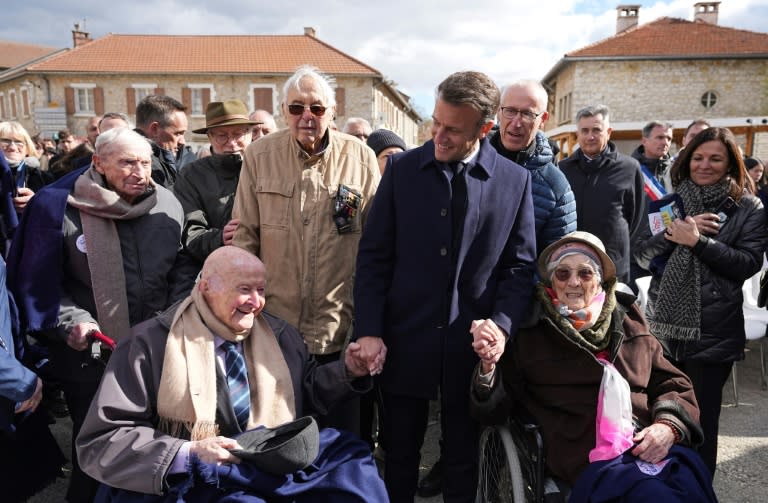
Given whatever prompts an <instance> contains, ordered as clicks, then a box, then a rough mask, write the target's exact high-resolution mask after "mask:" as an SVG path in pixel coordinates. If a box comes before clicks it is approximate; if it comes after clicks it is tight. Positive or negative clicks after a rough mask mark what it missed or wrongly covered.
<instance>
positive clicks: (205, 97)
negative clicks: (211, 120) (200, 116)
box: [203, 87, 211, 113]
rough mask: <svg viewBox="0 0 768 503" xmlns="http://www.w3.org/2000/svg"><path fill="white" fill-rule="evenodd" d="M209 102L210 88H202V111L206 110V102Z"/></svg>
mask: <svg viewBox="0 0 768 503" xmlns="http://www.w3.org/2000/svg"><path fill="white" fill-rule="evenodd" d="M210 102H211V89H210V88H208V87H206V88H203V113H205V111H206V110H208V103H210Z"/></svg>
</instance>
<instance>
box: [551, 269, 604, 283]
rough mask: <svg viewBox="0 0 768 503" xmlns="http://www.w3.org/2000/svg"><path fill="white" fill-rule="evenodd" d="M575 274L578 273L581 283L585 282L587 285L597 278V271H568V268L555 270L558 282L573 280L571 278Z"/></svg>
mask: <svg viewBox="0 0 768 503" xmlns="http://www.w3.org/2000/svg"><path fill="white" fill-rule="evenodd" d="M573 273H576V275H577V276H578V277H579V279H580V280H581V281H584V282H585V283H586V282H587V281H592V278H594V277H595V271H593V270H592V269H586V268H584V269H578V270H574V269H566V268H560V269H555V279H557V281H568V280H569V279H571V276H573Z"/></svg>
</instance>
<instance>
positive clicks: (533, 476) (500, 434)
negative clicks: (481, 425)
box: [475, 418, 545, 503]
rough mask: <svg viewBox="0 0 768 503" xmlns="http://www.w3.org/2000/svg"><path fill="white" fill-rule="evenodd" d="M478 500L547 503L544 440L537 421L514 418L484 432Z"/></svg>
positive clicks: (499, 502)
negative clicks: (545, 502)
mask: <svg viewBox="0 0 768 503" xmlns="http://www.w3.org/2000/svg"><path fill="white" fill-rule="evenodd" d="M479 452H480V461H479V466H478V486H477V494H476V496H475V502H476V503H543V502H544V483H545V480H544V479H545V476H544V473H545V467H544V442H543V440H542V438H541V433H540V432H539V427H538V426H537V425H535V424H532V423H529V422H524V421H520V420H518V419H515V418H512V419H510V420H509V421H508V422H507V423H506V424H501V425H494V426H489V427H487V428H485V430H483V432H482V434H481V435H480V448H479Z"/></svg>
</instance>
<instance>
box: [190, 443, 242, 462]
mask: <svg viewBox="0 0 768 503" xmlns="http://www.w3.org/2000/svg"><path fill="white" fill-rule="evenodd" d="M227 449H242V447H241V446H240V444H238V443H237V441H236V440H233V439H231V438H227V437H208V438H204V439H203V440H195V441H193V442H192V445H190V447H189V453H190V454H194V455H196V456H197V457H198V458H200V461H202V462H204V463H216V464H217V465H220V464H222V463H235V464H238V463H240V458H238V457H237V456H235V455H234V454H232V453H231V452H229V451H228V450H227Z"/></svg>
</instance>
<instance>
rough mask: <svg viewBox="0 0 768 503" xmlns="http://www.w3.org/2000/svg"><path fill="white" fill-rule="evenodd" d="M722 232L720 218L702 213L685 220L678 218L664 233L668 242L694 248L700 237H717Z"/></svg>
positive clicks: (712, 214)
mask: <svg viewBox="0 0 768 503" xmlns="http://www.w3.org/2000/svg"><path fill="white" fill-rule="evenodd" d="M719 231H720V217H718V216H717V215H715V214H714V213H701V214H699V215H696V216H693V217H690V216H689V217H685V218H684V219H679V218H676V219H675V220H674V221H673V222H672V223H671V224H669V226H668V227H667V228H666V230H665V231H664V237H665V238H666V239H667V241H672V242H673V243H677V244H680V245H685V246H688V247H691V248H693V247H694V246H696V243H697V242H698V241H699V236H701V235H702V234H703V235H705V236H716V235H717V233H718V232H719Z"/></svg>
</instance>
